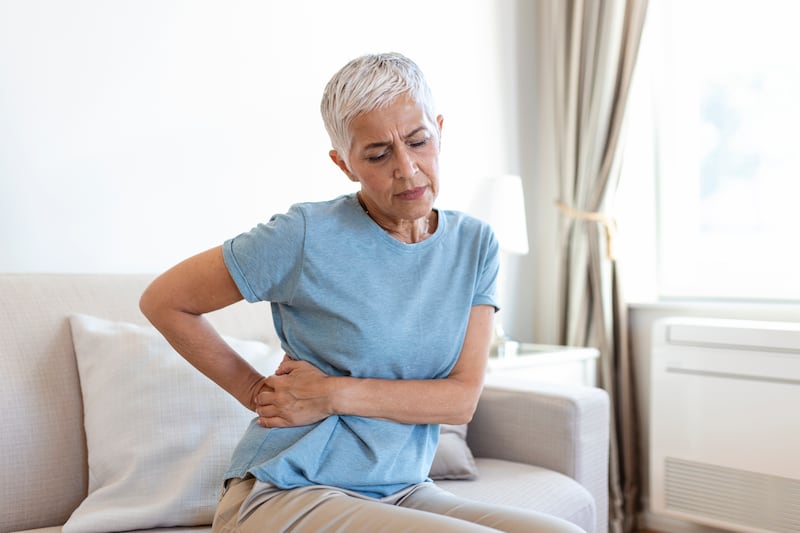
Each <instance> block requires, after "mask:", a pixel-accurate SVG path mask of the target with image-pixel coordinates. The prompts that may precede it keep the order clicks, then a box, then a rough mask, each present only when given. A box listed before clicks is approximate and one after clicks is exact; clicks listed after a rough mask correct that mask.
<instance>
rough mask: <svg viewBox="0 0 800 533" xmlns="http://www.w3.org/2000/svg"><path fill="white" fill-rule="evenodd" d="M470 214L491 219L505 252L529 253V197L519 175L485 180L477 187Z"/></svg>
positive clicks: (487, 219) (507, 175) (490, 223)
mask: <svg viewBox="0 0 800 533" xmlns="http://www.w3.org/2000/svg"><path fill="white" fill-rule="evenodd" d="M470 214H472V215H473V216H475V217H477V218H480V219H481V220H483V221H485V222H487V223H488V224H489V225H490V226H492V229H493V230H494V234H495V236H496V237H497V241H498V242H499V244H500V249H501V250H502V251H504V252H509V253H513V254H519V255H525V254H527V253H528V224H527V222H526V220H525V197H524V196H523V193H522V180H521V179H520V177H519V176H516V175H512V174H506V175H502V176H493V177H490V178H486V179H483V180H481V181H480V182H479V183H478V186H477V188H476V190H475V196H474V198H473V201H472V207H471V209H470Z"/></svg>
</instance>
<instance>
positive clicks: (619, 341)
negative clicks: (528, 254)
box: [539, 0, 647, 533]
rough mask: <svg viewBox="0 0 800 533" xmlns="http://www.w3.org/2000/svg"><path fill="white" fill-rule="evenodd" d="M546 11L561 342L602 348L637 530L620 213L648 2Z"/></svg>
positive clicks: (625, 495) (621, 518)
mask: <svg viewBox="0 0 800 533" xmlns="http://www.w3.org/2000/svg"><path fill="white" fill-rule="evenodd" d="M539 9H540V10H541V12H540V13H539V15H540V16H539V21H540V23H541V24H540V28H539V30H540V35H541V38H542V39H543V41H542V46H543V49H542V53H543V55H542V58H543V64H542V70H541V71H540V73H541V75H542V76H543V80H544V84H545V85H544V87H547V86H549V88H548V90H547V92H546V93H545V94H548V95H550V97H551V98H552V99H551V100H550V101H549V102H546V106H548V107H550V109H549V112H551V113H552V119H553V121H552V134H553V139H552V149H553V157H554V158H555V161H554V165H553V168H554V170H555V179H556V180H558V191H559V192H558V194H559V198H558V201H557V202H556V206H555V207H554V208H557V209H558V210H559V211H560V212H561V215H562V216H561V218H560V220H561V223H560V225H559V238H560V242H559V248H560V250H559V254H560V255H559V259H560V276H561V279H560V284H559V317H560V318H559V329H560V342H561V343H563V344H568V345H573V346H594V347H596V348H598V349H599V351H600V358H599V362H598V385H599V386H600V387H602V388H603V389H605V390H606V391H607V392H608V394H609V396H610V399H611V409H612V413H611V424H612V427H611V428H610V432H611V439H610V441H611V449H610V454H609V509H608V513H609V515H608V517H609V531H611V532H613V533H622V532H630V531H632V530H633V529H634V528H635V526H636V514H637V511H638V510H639V489H640V472H639V468H638V466H639V465H638V462H639V455H638V446H639V444H638V443H639V441H638V428H637V425H638V420H637V413H636V403H635V397H634V392H635V391H634V384H633V369H632V368H631V360H630V353H629V340H628V326H627V313H626V307H625V302H624V300H623V297H622V291H621V286H620V282H619V264H618V262H617V260H616V258H615V256H614V235H615V232H616V224H615V222H614V218H613V207H614V196H615V193H616V190H617V184H618V181H619V174H620V172H619V170H620V164H621V160H622V148H623V142H622V139H623V135H622V132H623V125H624V121H623V118H624V115H625V104H626V100H627V97H628V91H629V88H630V85H631V76H632V73H633V67H634V64H635V61H636V55H637V51H638V48H639V42H640V37H641V32H642V27H643V24H644V17H645V12H646V10H647V0H547V1H545V2H540V3H539Z"/></svg>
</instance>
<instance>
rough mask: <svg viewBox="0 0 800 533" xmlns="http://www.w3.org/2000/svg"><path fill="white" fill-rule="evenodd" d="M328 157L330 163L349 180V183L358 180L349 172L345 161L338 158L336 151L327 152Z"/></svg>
mask: <svg viewBox="0 0 800 533" xmlns="http://www.w3.org/2000/svg"><path fill="white" fill-rule="evenodd" d="M328 155H329V156H330V158H331V161H333V163H334V164H335V165H336V166H337V167H339V168H340V169H341V170H342V172H344V173H345V175H346V176H347V177H348V178H350V181H358V178H357V177H355V175H353V173H352V172H350V168H349V167H348V166H347V161H345V160H344V159H342V158H341V157H339V152H337V151H336V150H331V151H330V152H328Z"/></svg>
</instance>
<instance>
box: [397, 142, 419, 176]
mask: <svg viewBox="0 0 800 533" xmlns="http://www.w3.org/2000/svg"><path fill="white" fill-rule="evenodd" d="M395 153H396V154H397V157H396V160H395V168H394V174H393V177H394V178H397V179H403V178H412V177H414V175H415V174H416V173H417V170H418V168H417V161H416V159H415V158H414V154H413V153H412V152H411V150H410V149H409V148H408V147H404V148H402V149H400V150H398V151H397V152H395Z"/></svg>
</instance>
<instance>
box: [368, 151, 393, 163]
mask: <svg viewBox="0 0 800 533" xmlns="http://www.w3.org/2000/svg"><path fill="white" fill-rule="evenodd" d="M387 154H388V152H382V153H380V154H377V155H368V156H367V161H372V162H377V161H381V160H383V159H385V158H386V155H387Z"/></svg>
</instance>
